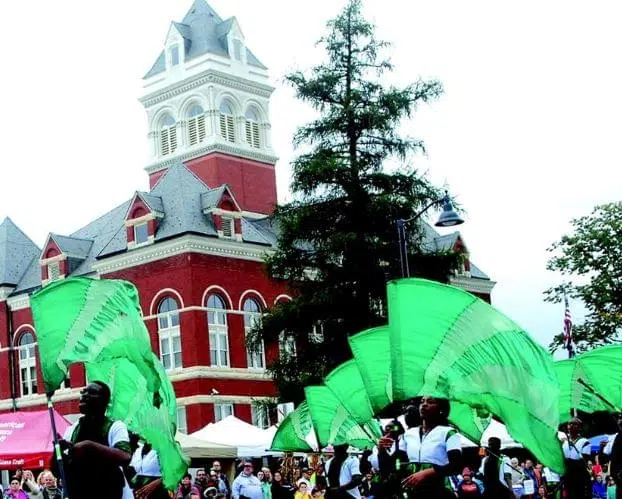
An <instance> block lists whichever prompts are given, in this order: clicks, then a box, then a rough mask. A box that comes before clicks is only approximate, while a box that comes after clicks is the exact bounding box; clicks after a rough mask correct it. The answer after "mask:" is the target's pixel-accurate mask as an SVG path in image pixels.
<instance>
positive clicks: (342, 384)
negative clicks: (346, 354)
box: [324, 360, 374, 424]
mask: <svg viewBox="0 0 622 499" xmlns="http://www.w3.org/2000/svg"><path fill="white" fill-rule="evenodd" d="M324 385H326V386H327V387H328V388H329V389H330V391H331V392H333V395H335V397H336V398H337V400H339V402H341V404H342V405H343V406H344V407H345V409H346V410H347V411H348V413H350V415H351V416H352V417H353V418H354V420H355V421H356V422H357V423H358V424H366V423H370V422H371V421H372V420H373V419H374V411H373V409H372V407H371V402H370V401H369V397H368V396H367V391H366V389H365V384H364V382H363V378H362V377H361V373H360V371H359V368H358V366H357V364H356V361H355V360H348V361H347V362H344V363H343V364H341V365H340V366H338V367H336V368H335V369H333V370H332V371H331V372H330V373H329V374H328V376H326V378H324Z"/></svg>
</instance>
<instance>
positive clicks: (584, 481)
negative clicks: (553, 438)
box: [562, 418, 592, 499]
mask: <svg viewBox="0 0 622 499" xmlns="http://www.w3.org/2000/svg"><path fill="white" fill-rule="evenodd" d="M581 426H582V422H581V420H580V419H579V418H573V419H572V420H571V421H570V422H569V423H568V436H567V438H565V439H563V440H562V451H563V453H564V464H565V465H566V473H565V475H564V490H565V492H566V496H565V497H566V499H585V498H587V499H590V498H591V496H592V488H591V480H590V474H589V472H588V470H587V464H586V463H587V459H588V458H589V456H590V452H591V446H590V442H589V440H587V439H586V438H582V437H581Z"/></svg>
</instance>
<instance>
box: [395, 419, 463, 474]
mask: <svg viewBox="0 0 622 499" xmlns="http://www.w3.org/2000/svg"><path fill="white" fill-rule="evenodd" d="M422 435H423V433H422V430H421V427H420V426H416V427H414V428H409V429H408V430H407V431H406V433H404V436H403V437H402V439H401V440H400V450H403V451H405V452H406V454H408V460H409V461H410V462H411V463H421V464H433V465H436V466H447V465H448V464H449V458H448V457H447V453H448V452H450V451H452V450H458V451H461V450H462V447H461V445H460V435H459V434H458V433H457V432H456V430H454V429H453V428H452V427H450V426H436V427H435V428H433V429H432V430H431V431H429V432H428V433H427V434H425V435H423V436H422Z"/></svg>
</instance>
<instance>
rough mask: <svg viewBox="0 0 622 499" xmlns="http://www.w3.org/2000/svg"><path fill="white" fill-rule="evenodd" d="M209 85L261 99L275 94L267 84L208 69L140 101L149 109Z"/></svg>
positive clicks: (272, 88) (148, 95)
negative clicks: (224, 87)
mask: <svg viewBox="0 0 622 499" xmlns="http://www.w3.org/2000/svg"><path fill="white" fill-rule="evenodd" d="M208 83H216V84H219V85H223V86H226V87H228V88H234V89H237V90H242V91H243V92H247V93H250V94H254V95H257V96H259V97H264V98H266V99H267V98H268V97H270V95H272V92H274V87H272V86H270V85H267V84H265V83H258V82H254V81H252V80H248V79H246V78H242V77H239V76H233V75H231V74H227V73H222V72H220V71H215V70H213V69H208V70H207V71H204V72H203V73H200V74H198V75H196V76H192V77H190V78H188V79H186V80H183V81H181V82H179V83H175V84H173V85H169V86H167V87H164V88H163V89H161V90H158V91H156V92H152V93H150V94H147V95H145V96H144V97H141V98H140V99H138V100H139V101H140V102H141V103H142V104H143V105H144V106H145V107H146V108H149V107H151V106H153V105H155V104H158V103H160V102H164V101H166V100H168V99H170V98H171V97H175V96H176V95H181V94H184V93H186V92H188V91H189V90H192V89H193V88H196V87H200V86H203V85H206V84H208Z"/></svg>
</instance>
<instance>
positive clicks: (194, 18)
mask: <svg viewBox="0 0 622 499" xmlns="http://www.w3.org/2000/svg"><path fill="white" fill-rule="evenodd" d="M173 25H174V26H175V28H176V29H177V30H178V31H179V32H180V34H181V35H182V36H183V37H184V40H185V44H184V45H185V52H186V53H185V60H186V61H187V60H190V59H194V58H195V57H199V56H202V55H204V54H207V53H210V54H216V55H220V56H224V57H230V54H229V45H228V43H227V40H226V37H227V34H228V33H229V31H230V30H231V26H232V25H233V18H230V19H227V20H226V21H223V20H222V19H221V17H220V16H219V15H218V14H217V13H216V11H215V10H214V9H212V8H211V7H210V6H209V4H208V3H207V2H206V1H205V0H195V1H194V3H193V4H192V7H191V8H190V10H189V11H188V13H187V14H186V16H185V17H184V18H183V20H182V22H181V23H177V22H174V23H173ZM246 61H247V63H248V64H250V65H251V66H256V67H259V68H262V69H266V67H265V66H264V65H263V64H262V63H261V62H259V60H258V59H257V58H256V57H255V55H254V54H253V53H252V52H251V51H250V50H248V49H247V50H246ZM165 69H166V60H165V56H164V52H162V53H161V54H160V55H159V56H158V58H157V59H156V61H155V63H154V64H153V66H152V67H151V69H150V70H149V72H148V73H147V74H146V75H145V76H144V78H150V77H152V76H154V75H156V74H159V73H162V72H163V71H164V70H165Z"/></svg>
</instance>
